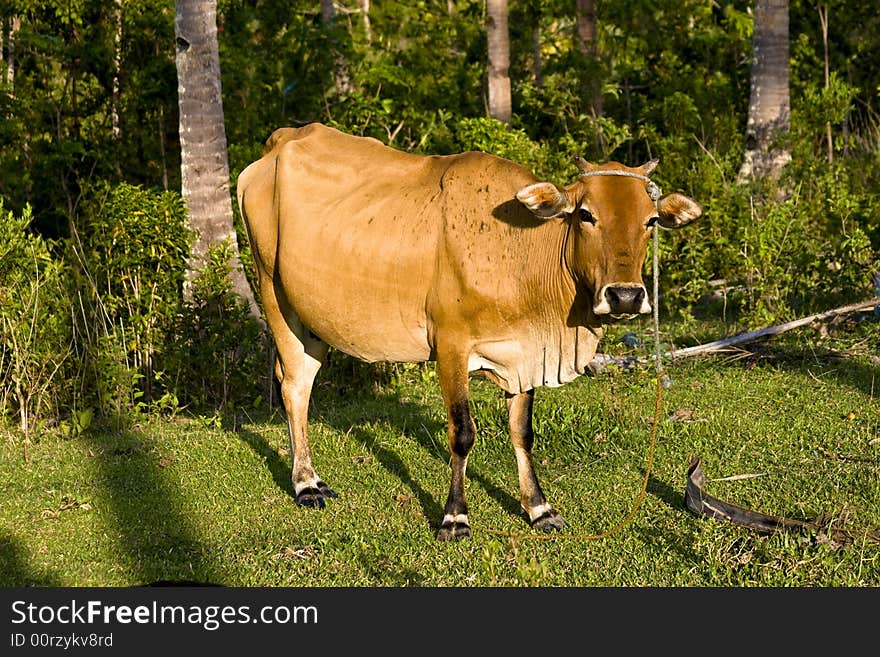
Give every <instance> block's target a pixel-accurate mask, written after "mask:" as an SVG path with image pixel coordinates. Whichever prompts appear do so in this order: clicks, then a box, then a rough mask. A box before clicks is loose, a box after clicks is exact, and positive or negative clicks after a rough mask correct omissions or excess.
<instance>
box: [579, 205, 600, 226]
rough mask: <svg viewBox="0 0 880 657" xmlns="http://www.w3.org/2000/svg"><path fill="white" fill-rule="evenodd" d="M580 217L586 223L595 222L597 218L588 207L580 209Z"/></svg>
mask: <svg viewBox="0 0 880 657" xmlns="http://www.w3.org/2000/svg"><path fill="white" fill-rule="evenodd" d="M578 219H580V220H581V221H582V222H584V223H588V224H595V223H596V219H595V217H593V214H592V213H591V212H590V211H589V210H587V209H586V208H579V209H578Z"/></svg>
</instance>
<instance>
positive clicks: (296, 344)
mask: <svg viewBox="0 0 880 657" xmlns="http://www.w3.org/2000/svg"><path fill="white" fill-rule="evenodd" d="M267 287H268V289H269V290H271V292H270V293H269V294H266V293H264V294H263V310H264V312H265V315H266V321H267V323H268V324H269V328H270V329H271V330H272V335H273V336H274V338H275V347H276V349H277V350H278V359H277V361H276V363H275V376H276V377H278V381H279V382H280V384H281V399H282V401H283V402H284V410H285V412H286V413H287V428H288V432H289V436H290V459H291V481H292V483H293V491H294V494H295V495H296V503H297V504H299V505H300V506H309V507H315V508H321V509H322V508H324V498H325V497H336V493H335V492H334V491H333V490H332V489H331V488H330V487H329V486H328V485H327V484H326V483H324V482H323V481H322V480H321V478H320V477H318V475H317V473H316V472H315V469H314V468H313V467H312V451H311V447H310V446H309V436H308V410H309V399H310V398H311V394H312V385H313V383H314V381H315V376H316V375H317V373H318V370H319V369H320V368H321V364H322V363H323V362H324V358H325V357H326V355H327V349H328V347H327V344H326V343H325V342H323V341H322V340H320V339H318V338H317V337H315V336H313V335H312V334H311V333H310V332H309V330H308V328H307V327H306V326H304V325H303V323H302V322H301V321H300V320H299V318H298V317H297V316H296V313H294V312H293V310H291V309H290V308H286V307H283V306H281V305H280V304H279V303H278V302H277V301H276V297H275V294H274V290H272V287H271V285H269V286H265V285H264V286H263V289H264V290H266V289H267Z"/></svg>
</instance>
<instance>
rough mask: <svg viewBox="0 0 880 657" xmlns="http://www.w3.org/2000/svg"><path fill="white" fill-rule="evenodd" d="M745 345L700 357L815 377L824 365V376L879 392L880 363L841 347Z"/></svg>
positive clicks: (871, 393) (863, 390) (722, 364)
mask: <svg viewBox="0 0 880 657" xmlns="http://www.w3.org/2000/svg"><path fill="white" fill-rule="evenodd" d="M741 349H742V351H741V352H739V353H733V354H724V353H719V354H713V355H709V354H707V355H704V356H698V357H699V358H704V359H706V360H707V362H713V363H717V364H718V366H719V367H729V368H738V369H746V370H747V369H749V368H752V367H756V366H759V365H767V366H772V367H776V368H779V369H781V370H785V371H787V372H791V373H794V374H799V375H802V376H804V377H807V378H809V379H810V380H811V381H812V380H813V378H814V377H815V373H814V370H815V368H817V367H822V368H824V369H823V371H822V377H823V378H825V377H829V378H832V379H834V381H835V382H836V384H838V385H841V386H848V387H851V388H853V389H855V390H857V391H859V392H861V393H864V394H865V395H869V396H876V395H877V394H878V392H880V366H878V365H873V364H871V363H869V362H866V360H865V359H861V358H856V357H854V356H852V355H848V354H846V353H844V352H841V351H837V350H834V349H829V348H827V347H822V346H806V347H805V346H803V345H795V344H785V343H775V342H771V341H762V342H754V343H750V344H746V345H743V346H742V347H741ZM878 354H880V351H878ZM710 359H711V360H710ZM684 360H685V359H682V361H680V362H684ZM676 362H678V361H675V360H673V361H672V364H673V366H674V365H675V363H676Z"/></svg>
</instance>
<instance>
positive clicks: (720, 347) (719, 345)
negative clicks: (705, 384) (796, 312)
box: [664, 298, 880, 359]
mask: <svg viewBox="0 0 880 657" xmlns="http://www.w3.org/2000/svg"><path fill="white" fill-rule="evenodd" d="M875 306H880V299H878V298H874V299H868V300H867V301H861V302H859V303H851V304H849V305H847V306H841V307H840V308H834V309H833V310H826V311H825V312H821V313H815V314H813V315H808V316H807V317H802V318H800V319H795V320H792V321H790V322H785V323H784V324H777V325H776V326H769V327H767V328H762V329H758V330H757V331H749V332H748V333H740V334H739V335H735V336H733V337H731V338H725V339H724V340H715V341H714V342H707V343H706V344H699V345H696V346H693V347H685V348H684V349H675V350H673V351H671V352H668V353H666V354H664V355H666V356H669V357H671V358H673V359H675V358H680V357H682V356H693V355H694V354H701V353H706V352H717V351H725V350H726V349H727V348H728V347H732V346H734V345H738V344H743V343H745V342H754V341H755V340H758V339H760V338H763V337H766V336H768V335H777V334H779V333H784V332H785V331H790V330H792V329H796V328H799V327H801V326H806V325H807V324H811V323H813V322H818V321H822V320H824V319H828V318H829V317H836V316H837V315H846V314H849V313H854V312H858V311H860V310H866V309H868V308H872V307H875Z"/></svg>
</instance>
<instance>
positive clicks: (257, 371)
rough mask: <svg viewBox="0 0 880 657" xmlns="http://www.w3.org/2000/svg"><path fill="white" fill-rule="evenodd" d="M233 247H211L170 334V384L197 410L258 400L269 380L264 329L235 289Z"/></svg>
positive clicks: (165, 356) (167, 354) (167, 361)
mask: <svg viewBox="0 0 880 657" xmlns="http://www.w3.org/2000/svg"><path fill="white" fill-rule="evenodd" d="M230 249H231V247H230V245H229V244H220V245H216V246H212V247H211V249H210V250H209V252H208V264H207V265H206V267H205V268H204V269H203V270H202V271H201V272H200V273H199V275H198V276H197V277H196V278H195V279H194V280H193V281H192V290H191V292H190V294H189V295H188V296H189V298H187V299H186V300H185V301H184V303H183V304H182V306H181V308H180V312H179V313H178V314H177V316H176V317H175V321H174V324H173V327H172V330H171V331H170V332H169V334H168V336H167V339H166V349H165V352H164V353H163V358H162V366H163V371H164V373H165V377H166V379H167V389H168V391H169V392H170V393H173V395H174V399H176V400H178V401H179V403H181V404H183V405H189V406H191V407H192V409H193V410H199V411H201V410H213V411H219V410H225V409H227V408H230V407H235V406H241V405H243V404H244V405H255V404H259V403H260V401H261V400H262V398H263V397H264V395H265V394H266V386H267V385H268V384H269V379H268V372H269V364H268V360H267V355H266V354H267V344H266V340H265V334H264V332H263V330H262V328H261V326H260V324H259V322H258V321H257V320H255V319H254V318H253V317H251V316H250V315H249V312H248V305H247V302H246V301H245V300H244V299H242V298H241V297H240V296H239V295H238V294H236V293H235V291H234V290H233V289H232V284H231V281H230V278H229V271H230V265H229V259H230V255H231V253H230Z"/></svg>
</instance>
